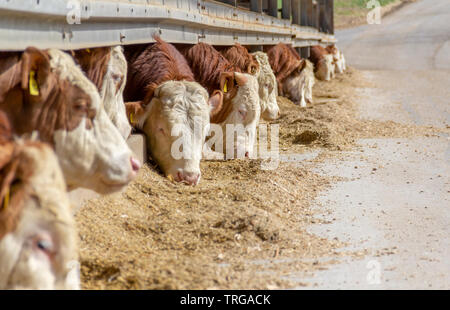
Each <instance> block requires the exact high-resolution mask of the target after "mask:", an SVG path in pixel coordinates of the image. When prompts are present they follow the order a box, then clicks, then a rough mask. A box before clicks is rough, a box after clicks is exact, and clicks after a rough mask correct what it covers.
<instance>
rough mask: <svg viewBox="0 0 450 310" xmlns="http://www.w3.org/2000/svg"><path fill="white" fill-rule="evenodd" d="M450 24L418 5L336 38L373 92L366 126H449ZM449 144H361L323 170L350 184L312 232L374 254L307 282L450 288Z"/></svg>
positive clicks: (445, 16)
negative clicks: (371, 122) (391, 122)
mask: <svg viewBox="0 0 450 310" xmlns="http://www.w3.org/2000/svg"><path fill="white" fill-rule="evenodd" d="M449 20H450V1H448V0H421V1H417V2H415V3H412V4H409V5H406V6H404V7H403V8H401V9H400V10H398V11H397V12H394V13H393V14H391V15H389V16H388V17H385V18H383V19H382V24H381V25H365V26H361V27H357V28H353V29H346V30H343V31H338V33H337V34H336V36H337V38H338V40H339V42H338V46H339V47H340V48H341V50H343V52H344V54H345V56H346V59H347V62H348V63H349V64H350V65H351V66H354V67H356V68H358V69H360V70H362V71H364V74H365V76H366V78H367V79H368V80H370V81H372V82H373V84H374V87H373V88H366V89H361V90H360V92H361V95H362V98H363V100H362V104H361V117H363V118H368V119H378V120H394V121H397V122H400V123H414V124H417V125H428V126H434V127H438V128H448V127H449V125H450V22H449ZM449 139H450V137H449V136H448V135H446V134H440V135H438V136H435V137H416V138H410V139H367V140H362V141H359V143H360V145H361V147H360V149H357V150H355V151H354V152H349V153H345V154H343V155H344V160H342V158H340V159H336V160H330V161H329V162H327V163H325V164H323V165H322V166H321V167H319V168H318V172H320V173H323V174H326V175H338V176H343V177H346V178H348V179H349V181H345V182H340V183H338V184H336V185H335V186H334V187H333V188H332V189H331V190H329V191H328V192H325V193H323V195H322V196H321V197H320V198H319V201H318V205H319V203H320V204H321V205H322V207H320V208H324V207H325V208H327V209H330V210H331V213H330V214H328V215H326V216H325V217H326V219H327V220H330V221H331V222H332V223H331V224H328V225H323V224H322V225H316V226H313V227H311V229H310V230H311V231H312V232H314V233H316V234H319V235H322V236H325V237H327V238H329V239H333V238H336V237H337V238H338V239H339V240H342V241H347V242H348V243H349V244H350V246H349V248H348V249H351V250H352V251H367V253H368V254H367V255H366V256H365V257H364V259H357V258H352V257H345V258H343V259H340V264H337V265H333V266H331V267H330V268H329V269H328V270H324V271H321V272H318V273H316V274H315V275H313V276H311V277H309V278H308V279H302V281H305V280H306V282H308V283H310V284H312V285H314V287H315V288H320V289H450V140H449ZM355 167H356V168H355ZM343 250H345V249H343ZM330 259H332V258H330Z"/></svg>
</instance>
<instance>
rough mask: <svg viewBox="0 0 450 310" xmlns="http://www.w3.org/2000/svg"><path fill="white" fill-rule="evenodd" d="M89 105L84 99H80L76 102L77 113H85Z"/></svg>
mask: <svg viewBox="0 0 450 310" xmlns="http://www.w3.org/2000/svg"><path fill="white" fill-rule="evenodd" d="M86 106H87V103H86V100H84V99H79V100H77V101H76V102H75V105H74V109H75V110H76V111H84V110H85V109H86Z"/></svg>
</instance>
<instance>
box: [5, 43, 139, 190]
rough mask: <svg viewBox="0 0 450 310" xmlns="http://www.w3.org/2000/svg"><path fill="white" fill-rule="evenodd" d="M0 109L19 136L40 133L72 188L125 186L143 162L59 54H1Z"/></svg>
mask: <svg viewBox="0 0 450 310" xmlns="http://www.w3.org/2000/svg"><path fill="white" fill-rule="evenodd" d="M0 110H1V111H3V112H4V113H5V114H6V115H7V117H8V119H9V120H10V122H11V128H12V132H13V134H15V135H18V136H22V135H24V134H28V135H31V134H32V133H33V132H34V131H36V132H37V133H38V135H39V139H40V141H42V142H46V143H48V144H50V145H51V146H52V147H53V149H54V150H55V153H56V155H57V157H58V160H59V163H60V165H61V168H62V170H63V173H64V177H65V180H66V183H67V186H68V189H69V190H72V189H74V188H78V187H84V188H88V189H92V190H95V191H97V192H98V193H101V194H106V193H112V192H116V191H119V190H121V189H122V188H124V187H125V186H126V185H127V184H128V183H129V182H130V181H131V180H133V178H134V177H135V176H136V175H137V172H138V170H139V168H140V163H139V161H138V160H136V159H135V158H134V157H133V156H132V153H131V150H130V148H129V147H128V145H127V144H126V142H125V140H124V139H123V137H122V136H121V135H120V133H119V131H118V130H117V128H116V127H115V126H114V125H113V124H112V122H111V120H110V119H109V118H108V116H107V114H106V112H105V110H104V109H103V107H102V101H101V99H100V96H99V93H98V91H97V89H96V87H95V85H94V84H93V83H92V82H91V81H89V79H87V78H86V77H85V76H84V74H83V72H82V71H81V70H80V68H79V67H78V66H76V65H75V62H74V60H73V58H72V57H71V56H70V55H69V54H67V53H64V52H62V51H60V50H56V49H48V50H39V49H37V48H34V47H29V48H27V49H26V50H25V51H24V52H23V53H6V52H5V53H0Z"/></svg>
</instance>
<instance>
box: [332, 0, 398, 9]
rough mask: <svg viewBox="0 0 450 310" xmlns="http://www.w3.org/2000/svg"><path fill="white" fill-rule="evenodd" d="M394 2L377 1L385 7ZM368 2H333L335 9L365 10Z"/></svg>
mask: <svg viewBox="0 0 450 310" xmlns="http://www.w3.org/2000/svg"><path fill="white" fill-rule="evenodd" d="M394 1H395V0H378V2H380V4H381V5H386V4H389V3H391V2H394ZM367 2H369V0H334V7H335V8H337V9H341V8H343V9H345V8H366V7H367Z"/></svg>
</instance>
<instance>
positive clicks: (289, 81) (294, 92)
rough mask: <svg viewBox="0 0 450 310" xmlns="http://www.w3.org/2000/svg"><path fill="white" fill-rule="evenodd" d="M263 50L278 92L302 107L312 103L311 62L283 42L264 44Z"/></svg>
mask: <svg viewBox="0 0 450 310" xmlns="http://www.w3.org/2000/svg"><path fill="white" fill-rule="evenodd" d="M264 50H265V52H266V53H267V56H268V57H269V62H270V65H271V67H272V70H273V72H274V74H275V76H276V78H277V83H278V92H279V94H280V95H282V96H286V97H287V98H289V99H290V100H291V101H292V102H294V104H297V105H300V106H302V107H306V105H307V104H312V88H313V86H314V83H315V79H314V73H313V68H312V64H311V63H309V62H308V61H307V60H306V59H303V58H301V57H300V55H298V53H297V51H295V49H294V48H293V47H291V46H289V45H286V44H284V43H278V44H277V45H275V46H265V47H264Z"/></svg>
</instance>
